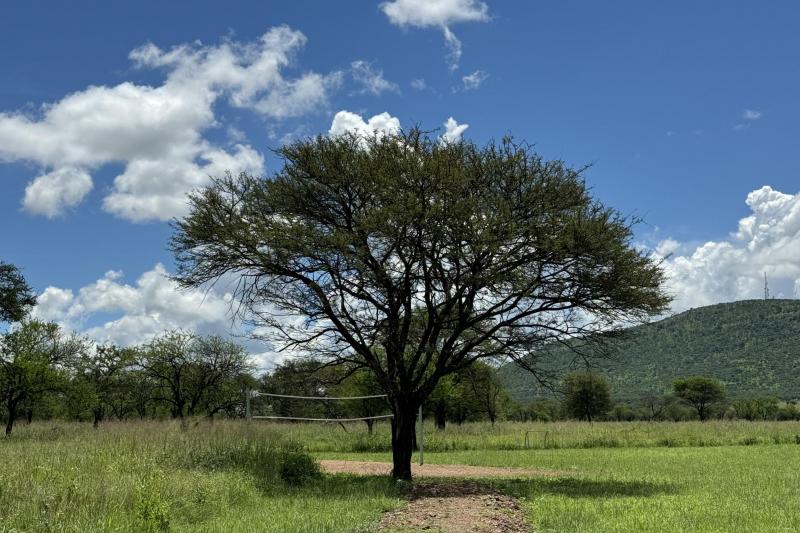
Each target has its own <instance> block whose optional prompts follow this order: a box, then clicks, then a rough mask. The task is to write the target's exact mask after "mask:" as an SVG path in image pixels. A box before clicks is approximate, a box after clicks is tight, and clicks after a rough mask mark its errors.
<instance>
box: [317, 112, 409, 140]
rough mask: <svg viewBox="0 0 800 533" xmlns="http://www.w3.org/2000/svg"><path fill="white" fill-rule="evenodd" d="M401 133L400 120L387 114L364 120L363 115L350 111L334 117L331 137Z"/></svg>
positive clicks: (330, 130)
mask: <svg viewBox="0 0 800 533" xmlns="http://www.w3.org/2000/svg"><path fill="white" fill-rule="evenodd" d="M399 131H400V119H398V118H397V117H393V116H392V115H390V114H389V113H387V112H385V111H384V112H383V113H380V114H378V115H375V116H373V117H371V118H370V119H369V120H364V119H363V118H362V117H361V115H358V114H356V113H351V112H350V111H339V112H338V113H336V115H334V117H333V122H332V123H331V127H330V129H329V130H328V134H329V135H333V136H336V135H342V134H344V133H356V134H358V135H375V134H378V135H385V134H387V133H388V134H391V133H397V132H399Z"/></svg>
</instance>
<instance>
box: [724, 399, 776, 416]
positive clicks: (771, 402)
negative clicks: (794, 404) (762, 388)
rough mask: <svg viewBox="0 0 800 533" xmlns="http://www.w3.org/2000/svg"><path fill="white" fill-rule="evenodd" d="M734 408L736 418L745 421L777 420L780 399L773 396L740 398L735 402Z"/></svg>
mask: <svg viewBox="0 0 800 533" xmlns="http://www.w3.org/2000/svg"><path fill="white" fill-rule="evenodd" d="M732 407H733V410H734V412H735V413H736V418H744V419H745V420H775V419H777V418H778V413H779V412H780V403H779V402H778V399H777V398H774V397H771V396H767V397H762V398H740V399H738V400H735V401H734V402H733V404H732Z"/></svg>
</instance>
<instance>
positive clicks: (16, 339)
mask: <svg viewBox="0 0 800 533" xmlns="http://www.w3.org/2000/svg"><path fill="white" fill-rule="evenodd" d="M87 346H88V344H87V342H86V341H85V340H84V339H81V338H79V337H76V336H74V335H73V336H64V335H63V334H62V333H61V331H60V330H59V327H58V325H57V324H53V323H48V322H40V321H38V320H31V321H27V322H23V323H22V324H21V325H20V327H19V328H17V329H14V330H12V331H10V332H8V333H6V334H4V335H3V336H2V339H0V400H2V402H3V405H4V407H5V408H6V415H7V416H8V419H7V420H6V430H5V435H6V437H8V436H10V435H11V431H12V430H13V428H14V421H15V420H16V418H17V416H18V414H19V408H20V406H21V405H22V404H23V402H25V401H33V400H36V399H38V398H39V397H40V396H41V395H42V394H44V393H46V392H50V391H54V390H58V389H59V388H60V387H61V385H62V384H63V380H64V378H65V368H66V367H67V366H68V365H70V364H71V363H72V361H73V360H74V358H75V357H77V356H78V355H79V354H81V353H82V352H83V351H84V350H85V349H86V348H87Z"/></svg>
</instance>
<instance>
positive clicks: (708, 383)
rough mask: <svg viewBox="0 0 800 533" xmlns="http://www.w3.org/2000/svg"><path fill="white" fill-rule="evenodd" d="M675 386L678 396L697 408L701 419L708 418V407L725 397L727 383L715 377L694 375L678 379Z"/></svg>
mask: <svg viewBox="0 0 800 533" xmlns="http://www.w3.org/2000/svg"><path fill="white" fill-rule="evenodd" d="M673 387H674V388H675V395H676V396H678V397H679V398H681V399H682V400H684V401H685V402H686V403H688V404H689V405H691V406H692V407H694V408H695V409H696V410H697V416H699V417H700V420H701V421H705V419H706V418H708V408H709V407H710V406H711V405H713V404H715V403H717V402H720V401H722V400H723V399H724V398H725V385H723V384H722V382H721V381H719V380H717V379H714V378H709V377H704V376H692V377H688V378H683V379H676V380H675V381H674V382H673Z"/></svg>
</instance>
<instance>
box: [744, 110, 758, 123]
mask: <svg viewBox="0 0 800 533" xmlns="http://www.w3.org/2000/svg"><path fill="white" fill-rule="evenodd" d="M742 118H743V119H745V120H758V119H760V118H761V111H756V110H755V109H745V110H744V111H743V112H742Z"/></svg>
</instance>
